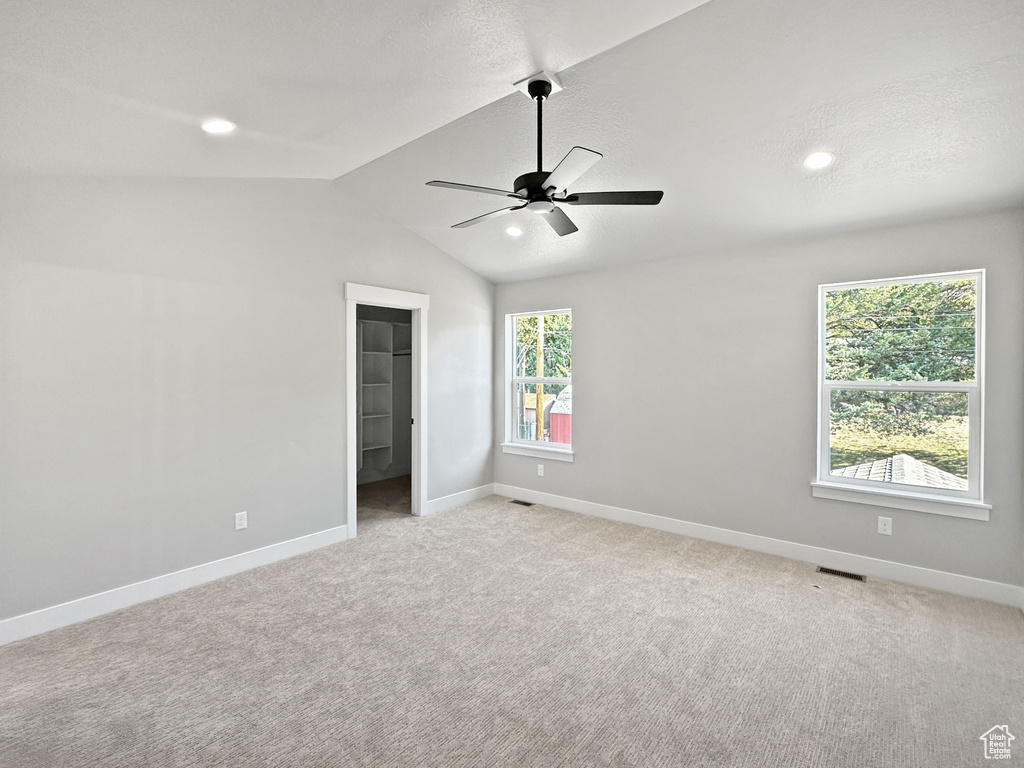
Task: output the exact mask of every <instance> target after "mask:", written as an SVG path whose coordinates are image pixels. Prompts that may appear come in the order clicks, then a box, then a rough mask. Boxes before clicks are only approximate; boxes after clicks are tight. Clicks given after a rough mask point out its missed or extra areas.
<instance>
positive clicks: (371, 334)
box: [356, 304, 412, 530]
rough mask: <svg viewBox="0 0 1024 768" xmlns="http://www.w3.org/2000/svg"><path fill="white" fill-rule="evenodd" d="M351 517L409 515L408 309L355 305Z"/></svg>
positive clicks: (369, 519) (362, 521)
mask: <svg viewBox="0 0 1024 768" xmlns="http://www.w3.org/2000/svg"><path fill="white" fill-rule="evenodd" d="M356 445H357V451H358V452H357V454H356V462H357V472H356V519H357V524H358V525H359V526H360V527H361V528H363V529H364V530H365V526H366V525H367V524H368V523H371V524H376V523H378V522H386V521H387V520H389V519H394V517H395V516H396V515H409V514H412V312H411V311H410V310H408V309H395V308H393V307H375V306H372V305H369V304H357V305H356Z"/></svg>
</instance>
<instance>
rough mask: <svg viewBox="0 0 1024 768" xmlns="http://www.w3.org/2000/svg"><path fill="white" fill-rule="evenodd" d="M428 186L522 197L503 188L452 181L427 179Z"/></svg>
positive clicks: (518, 198) (519, 198)
mask: <svg viewBox="0 0 1024 768" xmlns="http://www.w3.org/2000/svg"><path fill="white" fill-rule="evenodd" d="M427 186H428V187H444V188H445V189H459V190H462V191H463V192H483V193H484V194H485V195H498V196H499V197H514V198H516V199H517V200H522V198H521V197H520V196H519V195H517V194H516V193H515V192H506V191H505V190H503V189H493V188H492V187H474V186H473V185H471V184H456V183H455V182H454V181H428V182H427Z"/></svg>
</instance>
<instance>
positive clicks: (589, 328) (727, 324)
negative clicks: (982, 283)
mask: <svg viewBox="0 0 1024 768" xmlns="http://www.w3.org/2000/svg"><path fill="white" fill-rule="evenodd" d="M1021 213H1022V212H1021V211H1020V210H1013V211H1007V212H996V213H991V214H988V215H978V216H967V217H962V218H956V219H948V220H941V221H932V222H925V223H918V224H913V225H905V226H898V227H890V228H881V229H876V230H871V231H861V232H856V233H848V234H844V235H837V236H831V237H824V238H821V239H813V240H803V241H800V242H793V243H790V244H786V245H778V244H777V245H773V246H771V247H761V248H749V249H746V250H742V251H738V252H732V253H722V254H714V255H707V256H704V257H700V258H689V257H688V258H679V259H674V260H669V261H663V262H657V263H647V264H641V265H638V266H636V267H632V268H625V269H614V270H608V271H602V272H595V273H584V274H578V275H569V276H564V277H559V278H555V279H549V280H536V281H529V282H521V283H513V284H506V285H500V286H498V288H497V292H496V307H495V310H496V315H495V316H496V326H495V343H496V345H497V347H496V348H497V349H501V345H502V344H503V338H502V333H503V330H502V325H503V322H504V315H505V314H506V313H510V312H524V311H530V310H535V309H551V308H560V307H571V308H572V311H573V383H574V386H573V448H574V450H575V453H576V461H575V463H572V464H568V463H561V462H556V461H549V462H544V463H545V470H546V471H545V476H544V477H543V478H541V477H537V473H536V465H537V463H538V462H539V460H538V459H533V458H528V457H524V456H515V455H509V454H502V453H500V452H496V454H495V482H498V483H506V484H510V485H513V486H518V487H522V488H530V489H535V490H538V491H544V492H547V493H554V494H557V495H561V496H568V497H571V498H576V499H582V500H585V501H591V502H597V503H601V504H608V505H612V506H616V507H624V508H626V509H631V510H637V511H640V512H648V513H653V514H657V515H663V516H666V517H671V518H677V519H681V520H686V521H691V522H696V523H702V524H706V525H713V526H719V527H722V528H727V529H732V530H737V531H743V532H747V533H753V534H757V535H761V536H769V537H773V538H777V539H784V540H787V541H793V542H798V543H801V544H808V545H812V546H817V547H826V548H829V549H835V550H840V551H844V552H850V553H854V554H859V555H865V556H870V557H876V558H882V559H885V560H891V561H895V562H900V563H906V564H910V565H915V566H921V567H925V568H934V569H938V570H941V571H947V572H951V573H957V574H963V575H967V576H974V577H979V578H984V579H991V580H994V581H999V582H1004V583H1010V584H1021V583H1024V569H1022V567H1021V566H1022V563H1021V557H1020V553H1021V549H1022V546H1024V520H1022V518H1024V515H1022V509H1021V499H1022V474H1024V472H1022V468H1024V414H1022V406H1024V403H1022V400H1024V398H1022V391H1024V389H1022V384H1021V382H1022V377H1024V223H1022V215H1021ZM679 236H680V237H681V238H682V237H685V236H686V235H685V224H681V228H680V235H679ZM974 267H984V268H986V269H987V270H988V273H987V291H988V293H987V300H988V306H987V323H988V325H987V353H988V358H987V370H986V398H987V401H986V408H987V412H986V423H985V451H986V452H985V462H986V473H985V496H986V500H987V501H988V502H990V503H991V504H993V506H994V509H993V511H992V515H991V521H990V522H978V521H972V520H965V519H958V518H949V517H941V516H937V515H929V514H925V513H917V512H907V511H902V510H898V509H884V508H880V507H873V506H868V505H863V504H850V503H844V502H838V501H829V500H824V499H815V498H812V497H811V489H810V485H809V484H810V481H811V480H812V479H813V478H814V474H815V434H816V426H815V417H816V397H815V387H816V384H815V360H816V343H817V342H816V322H817V321H816V310H817V304H816V301H817V286H818V285H819V284H821V283H830V282H838V281H846V280H858V279H868V278H879V277H889V276H900V275H914V274H922V273H929V272H942V271H946V270H956V269H968V268H974ZM495 357H496V368H495V373H496V376H495V380H496V389H495V397H496V400H495V405H496V408H495V413H496V418H495V428H496V430H497V432H496V434H497V436H498V438H499V439H500V437H501V435H502V432H501V430H502V425H503V422H502V419H503V410H502V404H503V402H504V389H503V385H502V378H501V377H502V375H503V374H502V370H503V368H502V359H501V357H502V355H501V354H498V355H496V356H495ZM498 450H499V451H500V449H498ZM879 514H884V515H886V516H889V517H892V518H893V535H892V536H880V535H878V534H877V533H876V519H877V516H878V515H879Z"/></svg>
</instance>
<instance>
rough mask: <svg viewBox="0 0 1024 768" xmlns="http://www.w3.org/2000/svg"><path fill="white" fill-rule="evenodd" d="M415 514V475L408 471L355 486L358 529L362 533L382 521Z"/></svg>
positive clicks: (385, 521) (371, 529) (382, 522)
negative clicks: (413, 493)
mask: <svg viewBox="0 0 1024 768" xmlns="http://www.w3.org/2000/svg"><path fill="white" fill-rule="evenodd" d="M411 514H412V478H411V477H410V476H409V475H402V476H401V477H395V478H391V479H389V480H378V481H377V482H375V483H365V484H364V485H360V486H357V488H356V532H357V534H358V535H360V536H362V535H363V534H364V533H369V532H371V531H373V529H374V528H376V527H377V526H378V525H380V524H387V523H388V522H390V521H394V520H398V519H401V518H404V517H409V515H411Z"/></svg>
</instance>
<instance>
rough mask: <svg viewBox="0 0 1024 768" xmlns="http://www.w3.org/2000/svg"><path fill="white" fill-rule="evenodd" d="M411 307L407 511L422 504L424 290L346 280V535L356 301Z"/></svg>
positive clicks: (420, 510)
mask: <svg viewBox="0 0 1024 768" xmlns="http://www.w3.org/2000/svg"><path fill="white" fill-rule="evenodd" d="M357 304H369V305H371V306H375V307H393V308H395V309H408V310H410V311H411V312H412V421H413V423H412V513H413V514H414V515H422V514H424V513H425V512H426V509H427V309H428V308H429V307H430V296H428V295H427V294H425V293H412V292H410V291H395V290H392V289H390V288H378V287H377V286H374V285H360V284H359V283H345V432H346V441H345V442H346V448H345V484H346V485H345V498H346V503H347V507H348V509H347V512H348V516H347V517H348V519H347V525H348V537H349V538H350V539H352V538H355V535H356V483H357V477H356V476H357V473H358V469H357V461H356V458H357V456H358V454H357V453H356V451H358V450H359V446H357V445H356V419H357V418H358V414H357V413H356V305H357Z"/></svg>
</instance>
